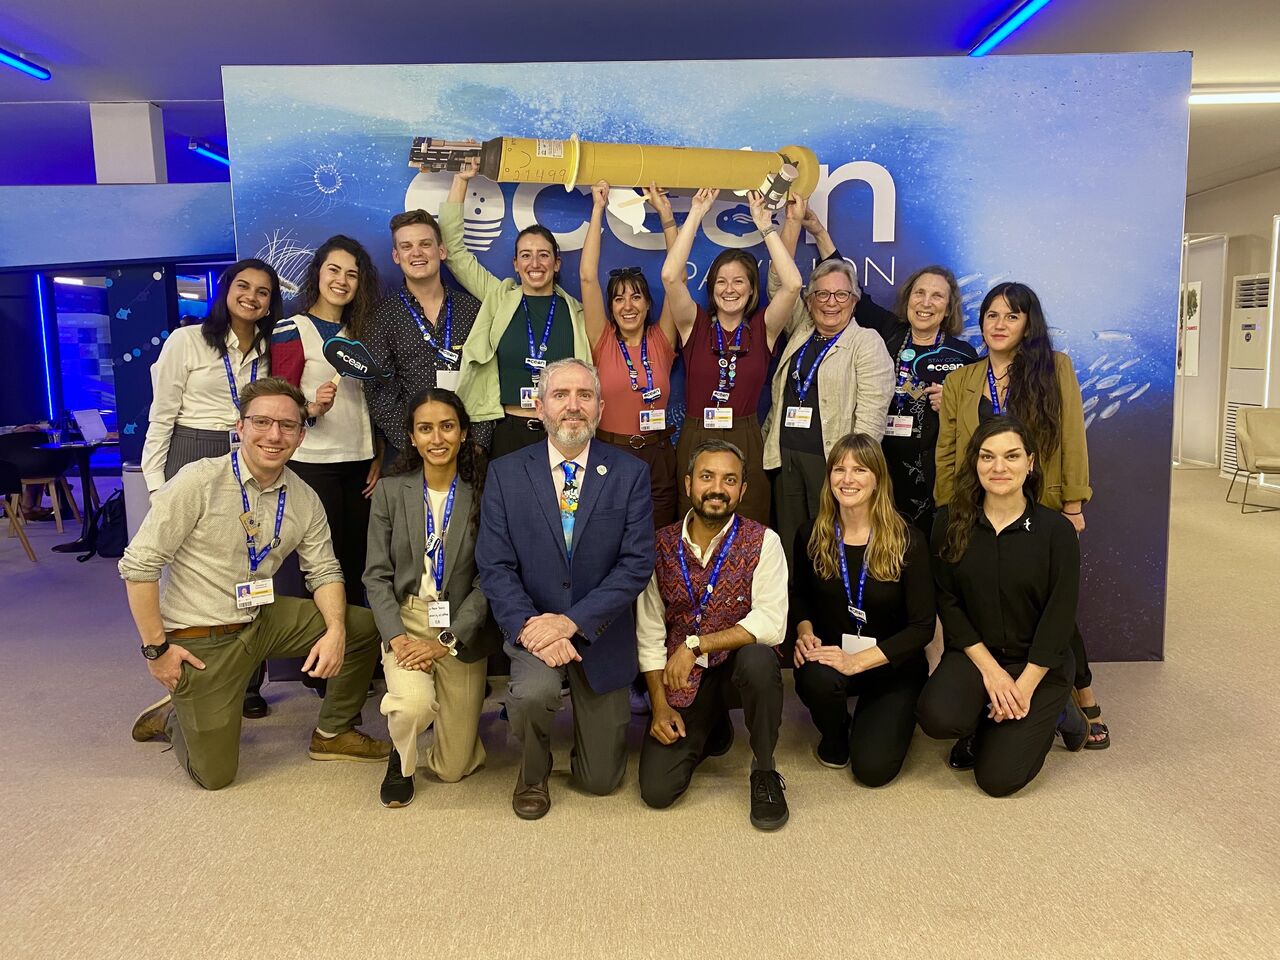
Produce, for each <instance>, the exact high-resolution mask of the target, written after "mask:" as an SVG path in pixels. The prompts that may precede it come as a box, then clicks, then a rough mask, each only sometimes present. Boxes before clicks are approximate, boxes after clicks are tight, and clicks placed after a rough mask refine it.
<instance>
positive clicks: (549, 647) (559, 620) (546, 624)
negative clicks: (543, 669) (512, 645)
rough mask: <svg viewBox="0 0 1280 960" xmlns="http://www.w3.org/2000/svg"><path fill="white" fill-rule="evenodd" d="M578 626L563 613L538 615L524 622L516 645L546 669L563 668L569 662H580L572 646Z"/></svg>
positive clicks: (580, 655)
mask: <svg viewBox="0 0 1280 960" xmlns="http://www.w3.org/2000/svg"><path fill="white" fill-rule="evenodd" d="M577 634H578V625H577V624H576V623H574V622H573V621H572V620H570V619H569V618H568V617H566V616H565V615H564V614H563V613H540V614H538V615H537V616H536V617H530V618H529V619H528V620H526V621H525V622H524V627H523V629H521V631H520V636H519V637H517V638H516V643H518V644H519V645H520V646H522V647H524V648H525V649H526V650H528V651H529V652H530V653H532V654H533V655H534V656H535V657H537V658H538V659H539V660H541V661H542V662H543V663H545V664H546V665H547V666H548V667H563V666H564V665H565V664H566V663H569V662H570V661H571V660H581V659H582V654H580V653H578V650H577V648H576V647H575V646H574V645H573V638H574V637H575V636H577Z"/></svg>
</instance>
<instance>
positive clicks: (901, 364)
mask: <svg viewBox="0 0 1280 960" xmlns="http://www.w3.org/2000/svg"><path fill="white" fill-rule="evenodd" d="M941 344H942V329H941V328H939V329H938V339H937V340H935V341H933V347H932V348H931V349H934V350H936V349H937V348H938V347H939V346H941ZM915 359H916V348H915V344H914V343H913V342H912V340H911V331H910V330H908V331H907V335H906V337H904V338H903V340H902V346H901V347H899V348H898V382H897V383H896V384H895V385H894V388H893V397H894V403H895V404H896V405H897V408H898V411H899V412H901V411H902V405H903V404H904V403H905V402H906V396H907V391H906V385H907V380H908V379H910V380H912V381H913V382H915V383H919V382H920V380H919V378H918V377H915V376H913V375H912V373H911V362H912V361H913V360H915Z"/></svg>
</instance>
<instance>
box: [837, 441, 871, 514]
mask: <svg viewBox="0 0 1280 960" xmlns="http://www.w3.org/2000/svg"><path fill="white" fill-rule="evenodd" d="M827 480H828V482H829V483H830V484H831V495H832V496H833V497H835V500H836V504H837V505H838V506H840V507H843V508H845V509H853V508H855V507H863V506H869V505H870V504H871V497H872V494H874V493H875V492H876V475H875V474H874V473H873V472H872V471H871V468H870V467H866V466H863V465H862V464H861V463H860V462H859V461H858V458H857V457H855V456H854V455H853V454H852V453H846V454H845V455H844V459H842V460H840V462H839V463H837V464H836V465H835V466H833V467H832V468H831V474H830V476H828V478H827Z"/></svg>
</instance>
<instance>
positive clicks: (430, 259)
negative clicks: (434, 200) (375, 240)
mask: <svg viewBox="0 0 1280 960" xmlns="http://www.w3.org/2000/svg"><path fill="white" fill-rule="evenodd" d="M391 259H392V260H394V261H395V262H396V264H398V265H399V267H400V270H401V272H403V273H404V277H405V279H406V280H413V281H414V282H422V281H425V280H430V279H432V278H433V277H438V276H440V263H441V261H443V260H444V259H446V253H445V249H444V245H443V244H442V243H441V242H440V239H439V237H437V236H436V232H435V231H434V230H432V229H431V227H429V226H428V225H427V224H425V223H411V224H409V225H408V226H404V227H401V228H400V229H399V230H397V231H396V232H395V235H394V236H393V237H392V238H391ZM323 279H324V275H323V274H321V280H322V281H323Z"/></svg>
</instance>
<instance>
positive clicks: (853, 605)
mask: <svg viewBox="0 0 1280 960" xmlns="http://www.w3.org/2000/svg"><path fill="white" fill-rule="evenodd" d="M836 550H837V551H838V552H839V553H840V579H841V580H843V581H844V596H845V599H846V600H848V601H849V607H848V610H849V616H851V617H853V619H854V620H856V621H857V623H858V636H862V628H863V626H864V625H865V624H866V622H867V614H866V611H865V610H864V609H863V606H862V594H863V591H864V590H865V589H866V586H867V554H868V553H869V552H870V550H871V541H870V540H868V541H867V547H866V549H865V550H864V551H863V553H862V572H861V573H860V574H858V599H857V600H856V601H855V600H854V598H853V588H852V587H851V586H850V585H849V558H848V557H847V556H845V552H844V531H843V530H841V529H840V521H839V520H837V521H836Z"/></svg>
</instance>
